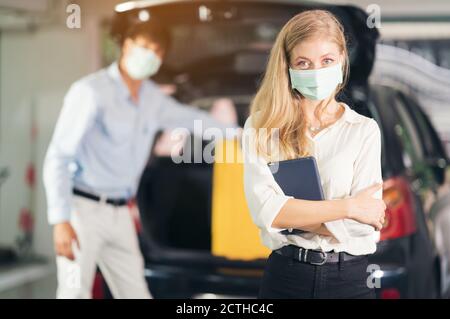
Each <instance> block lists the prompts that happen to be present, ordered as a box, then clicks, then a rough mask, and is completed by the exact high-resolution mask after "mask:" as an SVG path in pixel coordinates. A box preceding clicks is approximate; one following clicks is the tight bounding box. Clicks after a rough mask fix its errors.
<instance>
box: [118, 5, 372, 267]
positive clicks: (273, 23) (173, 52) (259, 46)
mask: <svg viewBox="0 0 450 319" xmlns="http://www.w3.org/2000/svg"><path fill="white" fill-rule="evenodd" d="M313 8H321V9H327V10H330V11H331V12H333V13H334V14H335V15H336V16H337V17H338V18H339V19H340V21H341V23H342V24H343V25H344V28H345V32H346V36H347V39H348V49H349V55H350V66H351V71H350V80H349V83H348V85H347V89H346V91H345V92H343V94H341V95H340V96H339V99H340V100H343V101H345V102H346V103H348V104H349V105H351V106H353V107H354V108H355V109H356V110H357V111H358V112H360V113H362V114H365V113H366V112H367V108H366V105H365V101H366V99H367V92H368V89H367V79H368V76H369V74H370V72H371V69H372V65H373V62H374V52H375V50H374V49H375V44H376V40H377V37H378V31H377V30H376V29H370V28H368V27H367V24H366V19H367V15H366V13H365V12H364V11H362V10H361V9H358V8H356V7H352V6H335V5H323V4H317V3H310V2H299V1H242V0H241V1H168V2H166V3H160V4H158V3H157V2H155V1H151V2H150V1H136V2H135V3H129V4H128V5H127V6H126V7H123V6H122V7H118V9H119V10H120V11H121V12H119V14H118V16H117V19H116V20H115V21H114V27H113V30H114V32H115V33H116V35H117V36H119V37H120V36H121V32H123V30H124V29H125V28H126V26H127V25H129V24H130V23H135V21H138V20H139V19H138V17H139V16H142V13H140V12H142V10H147V11H148V12H149V13H150V19H157V20H158V21H160V22H161V23H164V24H166V25H167V28H168V29H169V30H170V34H171V37H172V40H171V42H172V45H171V47H170V49H169V51H168V55H167V58H166V60H165V61H164V64H163V66H162V68H161V70H160V71H159V73H158V74H157V76H156V77H155V78H154V79H155V80H156V81H157V82H160V83H174V84H176V85H177V92H176V94H175V97H176V98H177V99H179V100H180V101H182V102H185V103H189V104H193V105H197V106H200V107H202V108H205V109H207V108H209V107H210V106H211V104H212V101H214V99H215V98H219V97H228V98H231V99H232V100H233V102H234V103H235V105H236V108H237V111H238V116H239V124H240V125H243V124H244V122H245V119H246V118H247V116H248V111H249V103H250V101H251V98H252V96H253V94H254V93H255V92H256V89H257V86H258V83H259V81H260V79H261V76H262V75H263V73H264V70H265V66H266V62H267V58H268V54H269V52H270V48H271V46H272V44H273V42H274V40H275V38H276V36H277V33H278V32H279V30H280V29H281V27H282V26H283V25H284V24H285V23H286V22H287V21H288V20H289V19H290V18H291V17H293V16H294V15H296V14H298V13H300V12H301V11H304V10H308V9H313ZM192 138H194V137H192ZM204 143H205V141H204ZM185 151H186V150H185ZM240 182H241V180H237V181H236V183H240ZM211 194H212V164H207V163H201V164H198V163H196V164H195V163H192V164H187V163H185V164H175V163H173V162H172V160H171V159H170V158H169V157H167V158H164V157H156V156H152V158H151V160H150V162H149V165H148V167H147V169H146V171H145V172H144V174H143V177H142V180H141V185H140V188H139V194H138V205H139V208H140V212H141V220H142V225H143V236H142V238H143V240H142V244H143V245H142V246H143V253H144V256H145V257H146V260H147V261H151V262H153V263H156V264H158V263H166V264H167V263H169V264H174V265H182V264H184V263H186V264H189V265H193V264H194V263H195V264H202V265H209V266H211V265H222V266H224V265H227V264H228V263H230V262H233V263H234V264H236V263H238V264H240V263H241V262H239V261H230V260H227V259H225V258H218V257H215V256H213V255H212V254H211V204H212V203H211ZM232 235H233V234H230V236H232ZM241 264H242V266H243V267H244V266H245V267H252V266H255V265H260V264H259V262H258V261H254V262H242V263H241Z"/></svg>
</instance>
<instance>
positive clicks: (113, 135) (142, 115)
mask: <svg viewBox="0 0 450 319" xmlns="http://www.w3.org/2000/svg"><path fill="white" fill-rule="evenodd" d="M194 120H202V126H203V129H205V128H209V127H217V128H220V129H221V130H222V131H223V132H225V129H226V127H225V126H224V125H222V124H220V123H219V122H217V121H216V120H214V119H213V118H211V117H210V115H209V114H208V113H207V112H204V111H201V110H199V109H197V108H194V107H191V106H187V105H182V104H180V103H179V102H177V101H176V100H175V99H173V98H172V97H170V96H167V95H166V94H164V93H163V92H162V91H161V90H160V89H159V87H158V86H157V85H156V84H155V83H154V82H153V81H151V80H145V81H143V82H142V85H141V88H140V91H139V102H138V104H135V103H134V102H133V101H132V100H131V97H130V93H129V91H128V88H127V86H126V85H125V83H124V82H123V80H122V77H121V75H120V71H119V68H118V64H117V62H115V63H113V64H112V65H110V66H109V67H108V68H106V69H102V70H100V71H98V72H96V73H93V74H91V75H89V76H87V77H85V78H82V79H81V80H79V81H77V82H75V83H74V84H73V85H72V86H71V87H70V89H69V91H68V93H67V95H66V96H65V99H64V105H63V108H62V110H61V114H60V116H59V119H58V121H57V124H56V128H55V131H54V134H53V138H52V140H51V142H50V146H49V148H48V151H47V155H46V158H45V162H44V185H45V190H46V196H47V205H48V220H49V223H50V224H56V223H60V222H64V221H69V220H70V212H71V209H72V196H73V195H72V191H73V188H74V187H76V188H79V189H81V190H83V191H86V192H90V193H93V194H97V195H100V196H106V197H110V198H130V197H132V196H134V195H135V194H136V191H137V187H138V183H139V179H140V177H141V174H142V172H143V170H144V167H145V165H146V163H147V160H148V157H149V153H150V148H151V146H152V144H153V139H154V136H155V133H156V132H157V131H158V130H159V129H164V128H178V127H183V128H187V129H189V130H191V131H192V130H193V127H194ZM93 213H95V212H93Z"/></svg>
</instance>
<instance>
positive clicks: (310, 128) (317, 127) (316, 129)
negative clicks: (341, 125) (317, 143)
mask: <svg viewBox="0 0 450 319" xmlns="http://www.w3.org/2000/svg"><path fill="white" fill-rule="evenodd" d="M308 128H309V130H310V131H311V132H313V133H316V132H319V131H320V130H321V129H322V126H312V125H309V126H308Z"/></svg>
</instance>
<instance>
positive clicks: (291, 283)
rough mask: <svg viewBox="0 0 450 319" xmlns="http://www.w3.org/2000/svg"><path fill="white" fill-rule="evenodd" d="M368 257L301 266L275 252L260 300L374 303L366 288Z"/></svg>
mask: <svg viewBox="0 0 450 319" xmlns="http://www.w3.org/2000/svg"><path fill="white" fill-rule="evenodd" d="M367 266H368V257H367V256H364V257H362V258H358V259H354V260H349V261H345V262H339V263H334V264H332V263H327V264H324V265H321V266H316V265H311V264H305V263H301V262H299V261H296V260H294V259H292V258H289V257H285V256H282V255H279V254H277V253H275V252H272V254H271V255H270V256H269V258H268V260H267V264H266V268H265V270H264V275H263V278H262V281H261V286H260V290H259V294H258V298H261V299H321V298H326V299H341V298H344V299H374V298H375V289H374V288H369V287H368V285H367V278H368V277H369V275H370V274H369V273H368V272H367Z"/></svg>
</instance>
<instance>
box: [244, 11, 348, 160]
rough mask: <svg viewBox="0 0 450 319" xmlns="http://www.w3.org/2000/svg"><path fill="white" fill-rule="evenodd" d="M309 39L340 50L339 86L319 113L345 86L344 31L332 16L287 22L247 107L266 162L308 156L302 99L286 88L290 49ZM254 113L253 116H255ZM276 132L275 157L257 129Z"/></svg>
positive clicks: (313, 14) (267, 137) (309, 14)
mask: <svg viewBox="0 0 450 319" xmlns="http://www.w3.org/2000/svg"><path fill="white" fill-rule="evenodd" d="M311 38H326V39H327V40H331V41H333V42H334V43H336V44H337V45H338V47H339V49H340V50H341V52H342V54H343V56H344V61H343V62H342V68H343V70H342V72H343V76H344V80H343V83H341V84H339V85H338V86H337V88H336V90H335V91H334V92H333V94H331V96H330V98H329V99H325V100H324V101H322V102H321V103H320V107H319V108H318V109H319V110H320V111H321V112H323V111H324V110H325V108H326V106H327V105H328V102H329V101H330V100H331V99H332V98H334V97H335V95H336V94H337V93H338V92H339V91H340V90H342V88H343V87H344V86H345V84H346V82H347V79H348V73H349V61H348V53H347V47H346V40H345V36H344V29H343V27H342V25H341V24H340V22H339V21H338V20H337V19H336V17H335V16H334V15H333V14H332V13H330V12H329V11H325V10H310V11H304V12H302V13H300V14H298V15H296V16H294V17H293V18H292V19H290V20H289V21H288V22H287V23H286V24H285V25H284V27H283V28H282V29H281V31H280V33H279V34H278V36H277V38H276V40H275V43H274V45H273V47H272V50H271V52H270V57H269V61H268V65H267V69H266V72H265V74H264V77H263V80H262V82H261V86H260V88H259V90H258V92H257V93H256V95H255V97H254V98H253V101H252V103H251V106H250V114H251V115H253V116H252V126H253V128H255V131H256V132H255V134H256V145H255V146H256V149H257V152H258V155H261V156H263V157H264V158H266V159H268V160H280V159H293V158H297V157H304V156H308V155H310V154H311V151H310V145H309V141H308V139H307V137H306V136H305V130H306V123H305V119H304V116H303V114H302V113H303V112H302V108H301V100H302V97H301V96H300V95H299V93H297V92H296V91H294V90H292V89H291V87H290V80H289V61H290V55H291V52H292V50H293V49H294V47H295V46H296V45H297V44H299V43H300V42H302V41H304V40H307V39H311ZM257 112H258V114H257V116H256V115H255V114H256V113H257ZM261 128H264V129H267V130H266V131H269V132H270V131H272V129H277V130H278V132H277V134H278V136H277V138H278V143H279V145H278V149H279V154H273V150H272V149H271V147H270V146H269V144H270V143H271V139H272V138H273V136H272V134H260V133H259V132H260V131H261V130H260V129H261Z"/></svg>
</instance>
